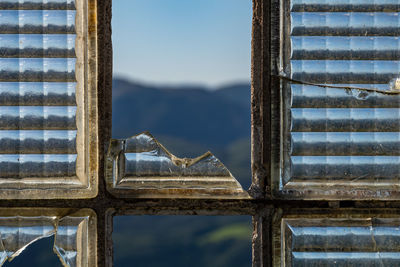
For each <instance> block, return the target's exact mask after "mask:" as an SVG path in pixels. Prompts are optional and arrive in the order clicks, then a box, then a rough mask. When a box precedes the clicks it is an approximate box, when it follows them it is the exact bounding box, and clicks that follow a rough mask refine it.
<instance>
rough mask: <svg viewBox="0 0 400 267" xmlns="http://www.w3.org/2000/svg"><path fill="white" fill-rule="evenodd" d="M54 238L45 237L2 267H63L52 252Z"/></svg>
mask: <svg viewBox="0 0 400 267" xmlns="http://www.w3.org/2000/svg"><path fill="white" fill-rule="evenodd" d="M53 245H54V237H53V236H51V237H46V238H42V239H39V240H38V241H36V242H34V243H32V244H30V245H29V246H28V247H27V248H26V249H24V251H22V252H21V254H20V255H19V256H18V257H16V258H14V259H13V260H12V261H11V262H9V261H6V262H4V264H3V267H25V266H30V267H41V266H51V267H63V265H62V263H61V261H60V259H59V258H58V257H57V255H56V254H55V253H54V252H53Z"/></svg>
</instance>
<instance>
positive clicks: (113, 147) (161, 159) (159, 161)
mask: <svg viewBox="0 0 400 267" xmlns="http://www.w3.org/2000/svg"><path fill="white" fill-rule="evenodd" d="M106 169H107V170H106V174H107V176H106V179H107V186H108V189H109V190H110V192H112V193H114V194H117V195H124V196H132V197H137V196H139V195H140V196H142V197H145V196H146V197H148V196H152V195H154V196H156V195H158V194H160V195H161V194H162V192H164V193H165V194H167V195H168V194H169V192H168V190H169V189H173V190H176V189H178V190H181V192H180V194H181V197H204V196H205V195H206V194H207V195H210V197H220V198H229V197H243V198H247V197H248V194H247V193H246V191H244V190H243V189H242V187H241V185H240V184H239V182H238V181H236V179H235V178H234V177H233V176H232V174H231V173H230V172H229V170H228V169H227V168H226V167H225V166H224V165H223V164H222V163H221V162H220V161H219V160H218V159H217V158H216V157H215V156H214V155H213V154H211V153H210V152H207V153H205V154H204V155H202V156H200V157H198V158H194V159H188V158H177V157H175V156H174V155H172V154H171V153H170V152H169V151H168V150H166V149H165V148H164V147H163V146H162V145H161V144H160V143H159V142H158V141H157V140H156V139H154V137H153V136H151V135H150V134H149V133H142V134H139V135H137V136H133V137H131V138H129V139H125V140H115V139H113V140H111V144H110V147H109V149H108V155H107V165H106ZM199 193H201V194H199Z"/></svg>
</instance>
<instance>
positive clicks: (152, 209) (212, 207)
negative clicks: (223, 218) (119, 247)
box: [0, 0, 400, 267]
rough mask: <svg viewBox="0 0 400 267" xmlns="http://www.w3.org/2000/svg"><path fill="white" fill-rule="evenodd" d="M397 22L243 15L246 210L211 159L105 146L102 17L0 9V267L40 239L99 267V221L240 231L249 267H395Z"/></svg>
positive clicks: (50, 4)
mask: <svg viewBox="0 0 400 267" xmlns="http://www.w3.org/2000/svg"><path fill="white" fill-rule="evenodd" d="M399 11H400V5H399V3H398V2H397V1H395V0H393V1H392V0H388V1H370V0H365V1H352V0H350V1H347V0H338V1H335V2H329V3H328V2H327V1H324V0H321V1H319V0H292V1H283V0H276V1H275V0H274V1H262V0H254V1H253V39H252V105H251V108H252V175H253V181H252V187H251V190H250V191H249V192H250V195H251V197H250V196H249V195H247V192H245V191H243V189H241V187H240V186H239V185H238V183H236V181H235V180H233V179H232V176H230V175H228V171H227V169H226V168H224V167H223V166H221V164H220V162H219V161H217V160H215V158H213V156H212V155H210V154H205V155H204V156H203V157H200V158H198V159H195V160H188V159H181V158H177V157H175V156H173V155H172V154H171V153H170V152H168V150H166V149H165V148H164V147H163V146H162V145H161V144H160V143H159V142H158V141H157V140H156V139H154V138H153V137H152V136H151V135H150V134H148V133H143V134H139V135H136V136H134V137H132V138H128V139H123V140H111V141H110V140H109V137H110V136H109V131H110V129H109V128H108V126H110V124H109V123H110V117H111V116H110V111H111V110H110V109H109V107H110V101H111V100H110V99H111V97H110V95H111V70H110V69H111V67H110V66H111V42H110V40H111V35H110V18H111V1H108V0H104V1H98V2H97V1H95V0H88V1H83V0H76V1H73V0H31V1H25V0H5V1H1V2H0V38H1V39H0V40H1V42H0V51H1V53H0V195H1V200H0V259H1V261H3V262H4V261H6V260H10V259H12V258H14V257H16V256H17V255H19V254H20V253H21V252H22V251H23V250H24V248H26V247H27V246H28V245H29V244H32V243H33V242H35V241H36V240H40V239H43V238H48V237H52V236H54V238H55V240H54V251H55V253H56V255H57V256H58V257H59V258H60V260H61V262H62V264H63V265H65V266H101V267H103V266H111V265H112V255H113V253H112V240H111V236H112V229H113V219H112V218H113V216H114V215H117V216H118V215H121V216H124V215H252V216H253V229H254V232H253V239H252V246H253V257H252V262H253V266H320V265H333V264H335V265H342V266H343V265H344V266H346V265H371V266H374V265H398V262H399V255H398V251H397V250H398V249H397V248H398V242H399V240H398V236H399V235H398V233H397V232H398V228H399V220H398V214H399V210H398V207H399V202H398V190H397V188H398V183H397V182H398V178H399V159H398V156H399V155H398V152H399V149H398V146H399V132H400V131H399V124H398V121H399V117H398V115H399V105H398V103H399V102H398V98H399V95H398V92H397V91H398V88H399V85H398V84H399V82H398V74H399V63H398V48H396V47H398V37H397V36H398V33H399V28H400V25H399V19H398V18H399V14H398V13H399ZM97 53H99V56H97ZM98 103H100V104H98ZM126 123H129V122H126ZM99 125H100V126H99ZM109 141H110V142H109ZM106 145H107V146H106ZM106 147H109V150H108V153H109V154H108V157H106ZM105 158H106V160H105ZM154 159H155V160H154ZM171 164H173V165H171ZM170 167H173V169H174V171H173V173H174V175H175V174H178V176H179V178H180V179H176V180H174V179H172V180H171V179H170V178H171V177H170V176H168V175H169V174H170V173H172V172H169V170H167V169H168V168H170ZM104 168H106V170H104ZM98 171H99V172H98ZM103 171H104V172H103ZM138 174H140V175H144V176H143V177H145V178H143V177H142V176H139V175H138ZM167 174H168V175H167ZM202 174H206V177H205V176H204V175H202ZM98 176H99V177H100V178H101V180H100V183H98V181H97V177H98ZM149 177H150V179H148V180H146V179H147V178H149ZM209 178H212V179H210V180H211V183H214V185H217V186H212V188H211V190H208V189H204V185H205V184H207V183H204V181H206V182H207V180H208V179H209ZM103 179H105V180H103ZM162 180H164V182H165V180H167V183H164V182H163V181H162ZM197 180H200V182H201V183H200V184H201V185H202V186H203V187H196V186H197V185H198V183H197V182H198V181H197ZM153 182H156V185H154V184H153ZM106 186H108V189H110V190H111V191H110V192H111V193H112V195H111V194H109V193H108V191H107V188H106ZM163 186H165V188H163ZM170 186H172V188H169V187H170ZM178 186H179V187H180V188H178V190H176V189H177V187H178ZM187 187H189V188H191V189H190V190H198V191H197V192H193V191H190V190H188V189H187ZM224 187H226V188H224ZM225 189H228V190H227V191H224V190H225ZM97 190H98V191H99V194H98V195H96V192H97ZM163 190H165V191H164V192H163ZM192 193H193V194H192ZM144 196H145V197H144ZM160 196H161V197H160ZM70 198H73V199H70ZM137 198H142V199H140V200H139V199H137ZM187 198H195V199H190V200H188V199H187ZM282 199H283V200H284V201H281V200H282ZM293 199H296V200H295V201H294V200H293ZM304 199H307V200H309V199H314V201H301V200H304ZM327 199H328V200H329V201H327ZM349 199H350V200H351V201H344V200H349ZM371 199H374V201H364V200H371ZM387 199H390V200H393V201H391V202H386V201H381V200H387ZM298 200H300V201H298Z"/></svg>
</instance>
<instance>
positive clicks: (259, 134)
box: [0, 0, 400, 267]
mask: <svg viewBox="0 0 400 267" xmlns="http://www.w3.org/2000/svg"><path fill="white" fill-rule="evenodd" d="M111 1H112V0H97V1H96V4H95V5H96V6H89V9H90V10H91V11H94V12H90V14H91V17H90V18H89V19H90V20H93V21H96V25H97V36H93V35H91V38H92V39H91V40H92V41H93V42H96V44H97V51H92V52H93V53H96V52H97V63H95V61H94V62H89V64H90V65H91V67H94V68H96V69H97V108H96V109H95V110H96V112H97V114H96V116H97V118H98V124H97V125H98V126H97V131H98V134H97V138H98V143H99V145H98V147H97V149H98V155H99V159H98V160H99V175H98V178H99V180H98V195H97V196H96V197H95V198H90V199H69V200H67V199H50V200H20V199H19V200H4V199H1V200H0V208H2V207H7V208H11V207H24V208H26V207H28V208H29V207H32V208H33V207H35V208H52V209H57V208H72V209H84V208H88V209H92V210H93V211H94V212H95V213H96V217H97V266H98V267H105V266H112V263H113V260H112V259H113V251H112V221H113V216H115V215H133V214H134V215H139V214H141V215H144V214H153V215H157V214H158V215H166V214H169V215H200V214H201V215H251V216H253V237H252V247H253V258H252V260H253V266H272V265H273V260H272V258H273V251H274V248H273V246H274V244H273V242H272V241H273V226H274V219H273V218H274V217H275V222H276V218H277V219H279V214H280V213H279V210H281V209H283V210H285V211H297V210H303V211H304V210H308V211H309V212H311V213H312V209H313V208H320V209H322V208H323V209H328V211H335V212H336V213H340V212H342V211H344V210H343V209H342V208H344V207H346V208H348V207H350V208H351V207H356V208H361V209H365V212H368V209H369V208H371V207H376V208H381V207H400V202H381V201H369V202H367V201H360V202H356V201H344V202H343V201H342V202H340V201H336V202H328V201H301V200H300V201H284V200H274V199H273V198H272V196H271V190H270V180H271V179H270V176H271V173H272V169H273V168H272V165H273V162H272V161H273V159H272V157H271V155H272V154H273V153H272V150H273V149H276V147H274V146H273V144H274V143H276V140H274V139H273V138H275V136H277V134H276V133H274V131H275V129H277V128H278V129H279V125H278V127H277V125H273V123H272V122H276V121H279V118H273V116H277V115H276V114H279V97H278V95H277V94H279V90H278V89H277V88H279V87H278V86H277V85H278V84H279V81H278V80H277V78H274V76H272V75H271V74H273V72H274V71H275V70H276V69H275V67H274V65H275V64H274V58H275V59H276V56H277V53H279V51H277V49H279V43H277V40H275V39H272V38H271V36H277V35H276V34H279V33H277V32H275V31H276V27H272V25H276V24H277V23H278V24H279V16H280V14H279V4H277V3H279V1H278V0H272V1H268V0H252V3H253V21H252V23H253V31H252V51H251V52H252V63H251V73H252V82H251V90H252V92H251V109H252V121H251V132H252V156H251V157H252V174H253V180H252V185H251V187H250V189H249V193H250V195H251V196H252V198H251V199H242V200H240V199H222V200H221V199H168V198H163V199H143V198H142V199H132V198H130V199H125V198H116V197H114V196H113V195H111V194H110V193H109V192H107V190H106V185H105V179H104V161H105V160H104V157H105V149H106V147H107V141H108V140H110V138H111V101H112V44H111V4H112V3H111ZM248 1H250V0H248ZM92 3H94V2H92ZM93 30H94V29H89V34H90V32H93ZM93 64H97V65H96V66H93ZM274 88H275V89H274Z"/></svg>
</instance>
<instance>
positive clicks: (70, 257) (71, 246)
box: [54, 216, 89, 267]
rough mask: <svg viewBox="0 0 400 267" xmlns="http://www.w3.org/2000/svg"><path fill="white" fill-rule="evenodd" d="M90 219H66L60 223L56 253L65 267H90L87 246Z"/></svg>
mask: <svg viewBox="0 0 400 267" xmlns="http://www.w3.org/2000/svg"><path fill="white" fill-rule="evenodd" d="M88 220H89V218H88V217H69V216H67V217H64V218H62V219H61V220H60V221H59V222H58V226H57V232H56V236H55V241H54V251H55V252H56V253H57V255H58V256H59V257H60V260H61V262H62V263H63V264H64V266H68V267H75V266H88V259H87V252H85V251H84V250H83V248H84V246H85V245H86V244H87V242H88V240H87V238H88V236H87V227H88Z"/></svg>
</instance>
